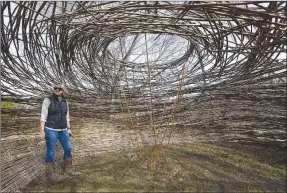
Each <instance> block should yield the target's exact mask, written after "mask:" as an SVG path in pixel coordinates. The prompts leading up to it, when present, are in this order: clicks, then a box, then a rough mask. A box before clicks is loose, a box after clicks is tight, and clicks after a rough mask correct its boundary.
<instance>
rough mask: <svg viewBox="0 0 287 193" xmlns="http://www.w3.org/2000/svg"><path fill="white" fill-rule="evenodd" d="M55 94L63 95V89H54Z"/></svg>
mask: <svg viewBox="0 0 287 193" xmlns="http://www.w3.org/2000/svg"><path fill="white" fill-rule="evenodd" d="M54 91H55V94H56V95H57V96H61V95H62V94H63V89H62V88H59V87H54Z"/></svg>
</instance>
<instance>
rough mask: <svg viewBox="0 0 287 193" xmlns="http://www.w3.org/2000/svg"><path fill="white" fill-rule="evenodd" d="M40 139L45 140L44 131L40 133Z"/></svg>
mask: <svg viewBox="0 0 287 193" xmlns="http://www.w3.org/2000/svg"><path fill="white" fill-rule="evenodd" d="M40 138H41V139H45V131H44V130H41V131H40Z"/></svg>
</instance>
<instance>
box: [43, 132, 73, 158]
mask: <svg viewBox="0 0 287 193" xmlns="http://www.w3.org/2000/svg"><path fill="white" fill-rule="evenodd" d="M45 139H46V147H47V152H46V158H45V162H46V163H49V162H53V161H54V154H55V149H56V144H57V140H59V141H60V143H61V145H62V147H63V149H64V159H68V158H71V157H72V154H71V152H72V146H71V142H70V137H69V134H68V131H67V130H65V131H55V130H51V129H47V128H45Z"/></svg>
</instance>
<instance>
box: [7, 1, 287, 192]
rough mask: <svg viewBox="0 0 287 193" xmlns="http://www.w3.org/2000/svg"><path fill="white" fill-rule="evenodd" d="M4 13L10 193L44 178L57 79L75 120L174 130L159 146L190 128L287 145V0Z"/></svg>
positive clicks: (224, 138) (25, 7) (46, 5)
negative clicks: (47, 116)
mask: <svg viewBox="0 0 287 193" xmlns="http://www.w3.org/2000/svg"><path fill="white" fill-rule="evenodd" d="M1 16H2V17H1V95H2V96H1V100H2V103H3V102H7V104H13V105H12V106H13V108H11V107H3V106H2V109H1V113H2V125H1V143H2V148H1V160H2V161H1V170H2V171H1V172H2V179H1V184H2V190H3V191H7V192H9V191H10V192H12V191H15V190H16V189H18V188H21V187H23V186H25V185H26V184H27V183H29V182H30V181H31V180H32V179H33V178H34V177H35V176H37V175H38V174H39V173H41V172H43V155H44V152H43V151H40V150H39V149H41V148H40V147H39V144H41V142H40V140H39V139H38V138H37V135H38V130H39V128H38V127H39V113H40V110H41V102H42V101H43V99H44V97H45V96H47V95H48V94H49V93H51V91H52V90H51V88H52V87H53V84H54V83H55V82H64V83H65V84H66V86H67V88H68V90H69V96H68V97H69V99H68V100H69V102H70V111H71V112H70V113H71V116H72V121H73V120H74V122H77V121H78V120H81V119H83V118H85V119H88V118H91V119H95V118H97V119H98V120H99V119H100V120H102V121H106V122H108V123H120V124H121V125H122V128H123V129H126V130H140V131H144V130H150V131H151V132H152V133H154V134H156V133H157V132H161V133H164V135H163V136H164V137H162V138H161V139H158V140H154V141H153V142H152V143H153V144H154V145H156V144H161V143H165V144H168V143H169V140H170V138H171V136H172V135H173V131H174V130H175V129H176V128H177V129H178V128H180V129H182V130H192V131H194V133H196V134H197V135H198V136H203V137H204V140H205V141H218V142H224V143H236V144H264V145H266V146H276V147H285V146H286V130H285V129H286V48H287V47H286V42H287V39H286V30H287V24H286V2H283V1H282V2H279V1H278V2H276V1H272V2H259V1H256V2H241V1H234V2H226V1H224V2H208V1H205V2H199V1H197V2H192V1H187V2H168V1H152V2H129V1H124V2H108V1H105V2H99V1H98V2H88V1H85V2H49V1H47V2H19V1H17V2H2V3H1ZM15 104H16V105H15ZM8 106H9V105H8ZM75 124H76V123H75ZM155 139H156V138H155ZM79 148H80V149H81V148H84V147H79ZM41 150H43V148H42V149H41ZM59 155H60V154H59ZM60 156H61V155H60Z"/></svg>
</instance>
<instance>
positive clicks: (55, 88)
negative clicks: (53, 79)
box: [54, 87, 63, 90]
mask: <svg viewBox="0 0 287 193" xmlns="http://www.w3.org/2000/svg"><path fill="white" fill-rule="evenodd" d="M54 90H63V89H62V88H57V87H54Z"/></svg>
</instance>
